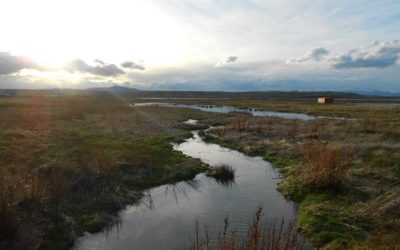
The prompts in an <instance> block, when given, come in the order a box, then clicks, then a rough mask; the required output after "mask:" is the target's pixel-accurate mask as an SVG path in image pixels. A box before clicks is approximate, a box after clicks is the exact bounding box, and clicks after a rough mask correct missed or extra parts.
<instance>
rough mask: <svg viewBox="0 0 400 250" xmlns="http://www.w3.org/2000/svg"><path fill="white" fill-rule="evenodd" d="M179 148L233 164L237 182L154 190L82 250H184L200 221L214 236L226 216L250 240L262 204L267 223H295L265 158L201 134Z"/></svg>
mask: <svg viewBox="0 0 400 250" xmlns="http://www.w3.org/2000/svg"><path fill="white" fill-rule="evenodd" d="M174 149H175V150H178V151H181V152H182V153H183V154H185V155H188V156H191V157H194V158H199V159H201V160H202V161H203V162H205V163H208V164H210V165H211V166H217V165H221V164H227V165H230V166H232V167H233V168H234V169H235V170H236V172H235V175H236V177H235V181H234V183H232V184H231V185H222V184H219V183H217V182H216V181H215V180H214V179H212V178H209V177H207V176H205V175H204V174H199V175H197V176H196V177H195V178H194V179H193V180H192V181H189V182H179V183H177V184H175V185H162V186H159V187H155V188H152V189H149V190H147V191H146V196H145V197H144V198H143V199H142V200H141V201H140V202H139V203H138V204H136V205H132V206H129V207H128V208H127V209H125V210H124V211H122V212H121V213H120V218H121V224H120V225H119V226H118V227H114V228H113V229H112V230H110V231H108V232H101V233H97V234H87V235H85V236H84V237H81V238H80V239H78V241H77V243H76V248H77V249H110V250H111V249H120V250H127V249H129V250H131V249H184V248H185V247H187V246H188V245H189V241H190V239H193V237H194V231H195V225H196V220H198V221H199V225H200V230H202V231H203V230H204V228H205V225H207V228H208V230H209V232H210V235H213V234H214V235H215V234H217V233H219V232H221V231H222V230H223V219H224V218H225V217H226V216H228V217H229V221H230V229H231V230H235V231H236V232H237V234H238V235H242V236H245V234H246V232H247V229H248V225H249V222H250V221H251V219H252V218H253V216H254V214H255V212H256V210H257V208H258V207H260V206H262V207H263V214H264V216H263V222H265V223H268V222H271V221H272V222H276V221H279V220H280V219H281V218H285V220H286V221H292V220H294V219H295V217H296V206H295V203H293V202H290V201H287V200H285V198H284V197H283V196H282V195H281V193H279V192H278V191H277V183H278V181H279V180H278V178H279V173H278V172H277V171H276V170H275V169H274V168H273V166H272V165H271V164H270V163H268V162H266V161H264V160H263V159H262V158H261V157H249V156H246V155H244V154H242V153H240V152H237V151H234V150H230V149H227V148H223V147H221V146H219V145H216V144H209V143H205V142H204V141H202V140H201V138H200V137H199V136H198V135H197V133H196V132H194V137H193V138H191V139H188V140H186V141H185V142H183V143H181V144H178V145H174Z"/></svg>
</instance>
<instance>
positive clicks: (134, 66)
mask: <svg viewBox="0 0 400 250" xmlns="http://www.w3.org/2000/svg"><path fill="white" fill-rule="evenodd" d="M121 67H123V68H128V69H137V70H145V69H146V68H145V67H144V66H143V65H140V64H137V63H134V62H132V61H125V62H123V63H121Z"/></svg>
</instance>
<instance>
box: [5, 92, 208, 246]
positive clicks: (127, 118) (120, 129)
mask: <svg viewBox="0 0 400 250" xmlns="http://www.w3.org/2000/svg"><path fill="white" fill-rule="evenodd" d="M127 103H129V102H128V101H126V100H121V99H118V98H114V97H107V98H106V97H104V98H87V97H85V98H81V97H79V96H72V97H64V98H47V97H43V96H38V97H36V96H35V97H30V98H7V99H1V100H0V106H1V109H0V119H1V122H0V126H1V129H0V148H1V150H0V165H1V168H0V197H1V199H0V222H1V224H2V227H1V228H0V248H1V249H37V248H41V249H68V248H70V247H71V246H72V245H73V242H74V240H75V239H76V238H77V237H78V236H80V235H82V234H83V233H84V232H85V231H87V232H98V231H101V230H102V229H104V228H106V227H109V226H111V225H113V224H114V223H117V222H118V217H117V215H118V212H119V211H120V210H121V209H123V208H125V207H126V205H127V204H132V203H133V202H136V201H137V200H138V199H140V198H141V196H142V194H141V191H142V190H144V189H147V188H149V187H153V186H157V185H161V184H166V183H174V182H177V181H182V180H186V179H191V178H193V177H194V176H196V174H198V173H200V172H204V171H206V170H207V169H208V167H207V166H206V165H205V164H203V163H201V162H200V161H199V160H195V159H192V158H190V157H186V156H184V155H183V154H182V153H180V152H177V151H174V150H173V148H172V145H171V144H170V143H171V142H172V141H183V140H184V139H185V138H188V137H191V136H192V135H191V133H190V132H188V131H187V128H185V126H182V121H185V120H187V119H188V118H190V117H194V116H197V117H200V118H203V119H207V118H208V117H210V115H207V114H201V113H196V112H195V113H191V112H183V111H179V110H176V111H174V112H168V113H167V112H165V110H160V109H152V108H148V109H145V110H135V109H133V108H131V107H129V105H128V104H127Z"/></svg>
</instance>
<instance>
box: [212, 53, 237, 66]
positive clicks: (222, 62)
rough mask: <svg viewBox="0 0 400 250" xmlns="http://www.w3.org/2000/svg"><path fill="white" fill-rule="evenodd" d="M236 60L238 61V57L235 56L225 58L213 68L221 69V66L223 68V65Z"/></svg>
mask: <svg viewBox="0 0 400 250" xmlns="http://www.w3.org/2000/svg"><path fill="white" fill-rule="evenodd" d="M238 59H239V57H237V56H228V57H227V58H225V59H223V60H220V61H219V62H218V63H217V64H216V65H215V67H221V66H223V65H225V64H228V63H233V62H236V61H237V60H238Z"/></svg>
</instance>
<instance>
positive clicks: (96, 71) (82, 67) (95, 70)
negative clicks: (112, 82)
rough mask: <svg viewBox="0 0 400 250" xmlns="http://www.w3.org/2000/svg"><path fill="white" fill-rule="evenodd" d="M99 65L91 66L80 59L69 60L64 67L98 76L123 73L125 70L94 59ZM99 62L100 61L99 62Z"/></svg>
mask: <svg viewBox="0 0 400 250" xmlns="http://www.w3.org/2000/svg"><path fill="white" fill-rule="evenodd" d="M96 62H97V63H98V64H99V65H96V66H91V65H88V64H87V63H86V62H85V61H83V60H81V59H77V60H74V61H72V62H70V63H69V64H68V65H67V67H66V69H67V70H69V71H71V72H75V71H78V72H82V73H90V74H93V75H98V76H118V75H123V74H125V71H123V70H122V69H120V68H118V67H117V66H116V65H115V64H106V63H104V62H102V61H100V60H96ZM100 62H101V63H100Z"/></svg>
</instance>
